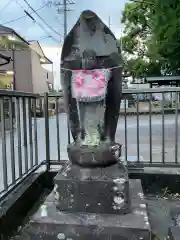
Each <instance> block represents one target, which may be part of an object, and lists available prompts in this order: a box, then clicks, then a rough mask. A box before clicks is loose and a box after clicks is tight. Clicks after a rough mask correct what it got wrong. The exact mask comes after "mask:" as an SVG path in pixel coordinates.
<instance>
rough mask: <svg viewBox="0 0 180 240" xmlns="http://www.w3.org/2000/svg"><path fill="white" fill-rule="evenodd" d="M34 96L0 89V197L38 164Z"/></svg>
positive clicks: (35, 96) (35, 97)
mask: <svg viewBox="0 0 180 240" xmlns="http://www.w3.org/2000/svg"><path fill="white" fill-rule="evenodd" d="M37 97H39V96H38V95H35V94H30V93H23V92H14V91H8V90H0V145H1V146H0V147H1V151H0V159H1V160H0V197H4V196H6V194H7V193H8V192H9V190H12V189H13V188H14V187H15V186H16V185H17V184H19V183H20V182H21V181H22V180H23V179H24V178H25V177H27V176H28V175H29V174H31V173H32V172H34V171H35V170H36V169H37V168H38V167H39V166H40V162H39V160H38V138H37V119H36V99H37ZM32 115H34V117H33V118H32Z"/></svg>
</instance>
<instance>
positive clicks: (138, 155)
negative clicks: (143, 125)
mask: <svg viewBox="0 0 180 240" xmlns="http://www.w3.org/2000/svg"><path fill="white" fill-rule="evenodd" d="M136 116H137V118H136V119H137V161H138V162H139V161H140V154H139V95H138V94H137V103H136Z"/></svg>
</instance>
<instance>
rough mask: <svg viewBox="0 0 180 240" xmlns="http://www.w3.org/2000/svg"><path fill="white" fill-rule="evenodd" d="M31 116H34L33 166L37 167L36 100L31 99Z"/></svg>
mask: <svg viewBox="0 0 180 240" xmlns="http://www.w3.org/2000/svg"><path fill="white" fill-rule="evenodd" d="M33 115H34V153H35V154H34V156H35V165H38V139H37V118H36V98H34V99H33Z"/></svg>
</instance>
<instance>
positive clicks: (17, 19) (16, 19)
mask: <svg viewBox="0 0 180 240" xmlns="http://www.w3.org/2000/svg"><path fill="white" fill-rule="evenodd" d="M47 5H48V3H46V4H45V5H43V6H41V7H40V8H38V9H36V10H35V12H38V11H40V10H41V9H43V8H45V7H46V6H47ZM33 13H34V12H30V13H29V14H33ZM26 17H27V14H25V15H23V16H21V17H18V18H15V19H12V20H10V21H8V22H4V23H2V25H6V24H9V23H13V22H16V21H19V20H21V19H23V18H26Z"/></svg>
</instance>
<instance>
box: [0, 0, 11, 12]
mask: <svg viewBox="0 0 180 240" xmlns="http://www.w3.org/2000/svg"><path fill="white" fill-rule="evenodd" d="M12 1H14V0H10V1H9V2H8V3H6V5H5V6H4V7H3V8H2V9H1V10H0V13H2V12H3V11H4V10H5V9H6V8H7V7H8V6H9V4H10V3H11V2H12Z"/></svg>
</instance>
